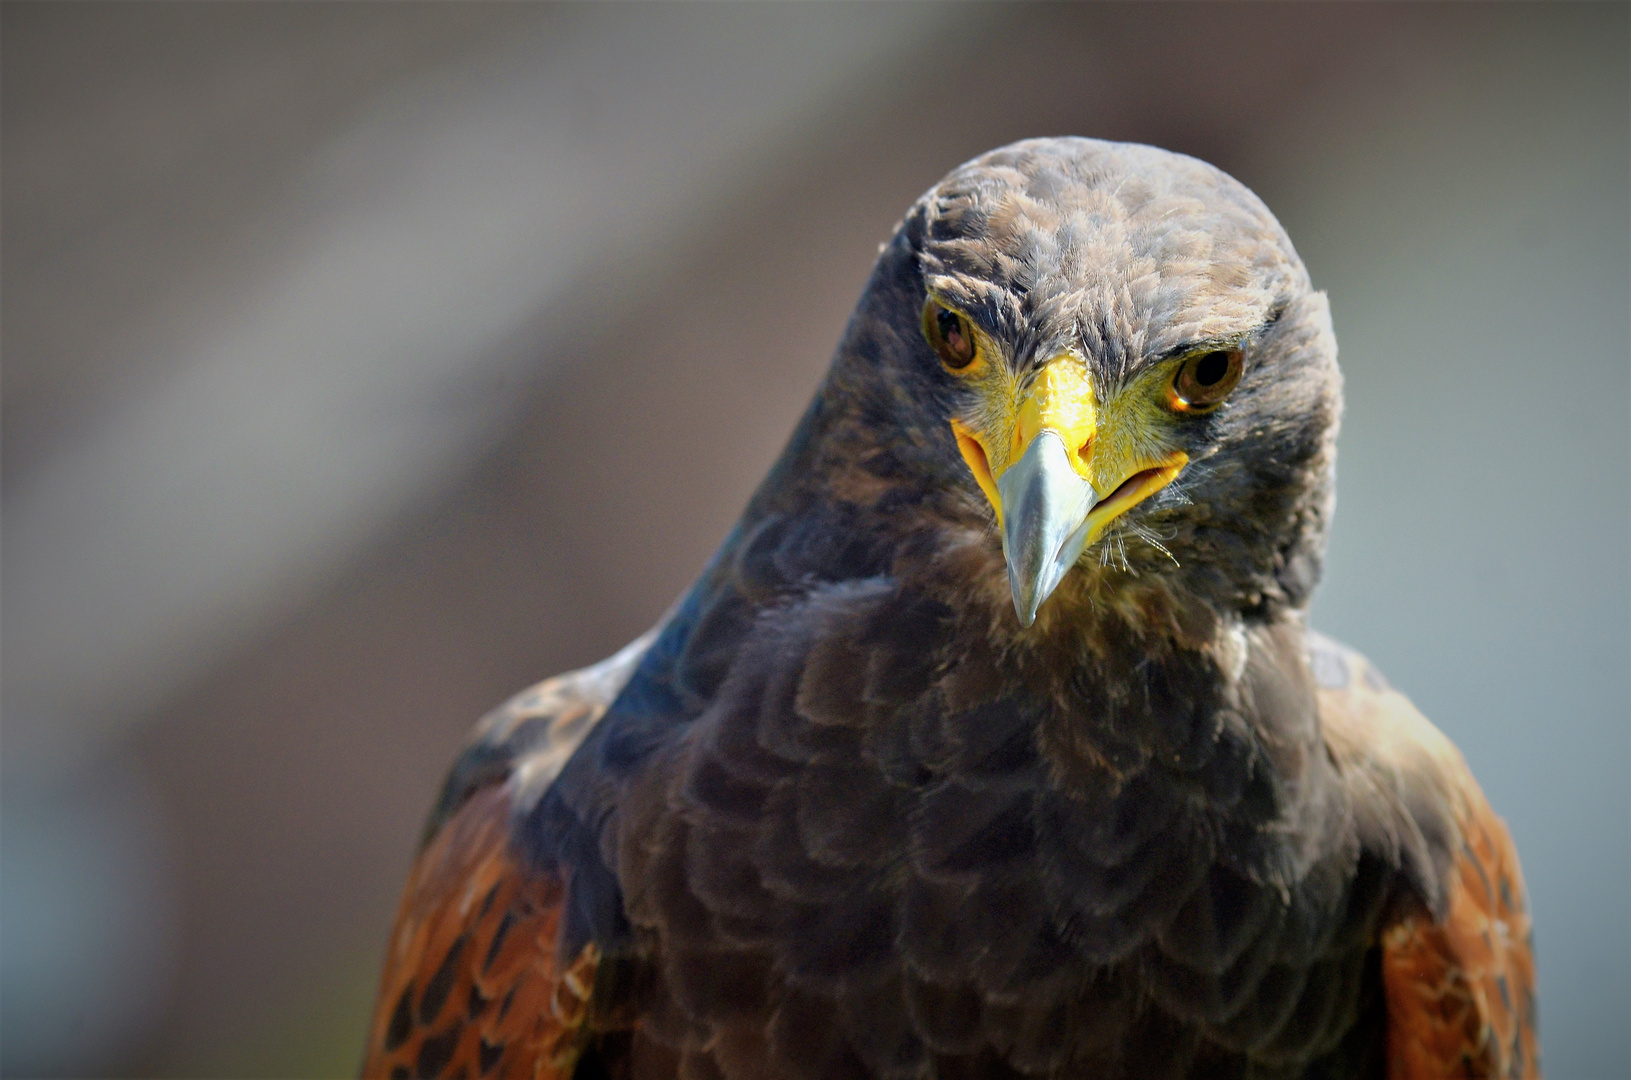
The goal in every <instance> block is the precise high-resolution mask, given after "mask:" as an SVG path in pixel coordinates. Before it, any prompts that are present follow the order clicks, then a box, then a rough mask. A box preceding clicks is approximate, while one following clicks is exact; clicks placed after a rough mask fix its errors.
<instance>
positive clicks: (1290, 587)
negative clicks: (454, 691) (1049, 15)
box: [363, 138, 1539, 1080]
mask: <svg viewBox="0 0 1631 1080" xmlns="http://www.w3.org/2000/svg"><path fill="white" fill-rule="evenodd" d="M1340 409H1341V377H1340V375H1339V373H1338V370H1337V364H1336V344H1335V340H1334V338H1333V336H1332V332H1331V326H1330V317H1329V309H1328V306H1327V302H1326V298H1325V296H1324V294H1323V293H1320V292H1317V291H1315V290H1314V289H1313V288H1312V286H1311V285H1310V282H1309V278H1308V274H1307V271H1306V270H1305V269H1304V267H1303V265H1302V263H1301V261H1300V260H1299V258H1298V256H1297V254H1296V252H1295V251H1294V249H1293V248H1292V245H1291V242H1290V241H1289V239H1288V238H1287V237H1286V235H1285V233H1284V231H1283V230H1282V229H1281V227H1280V226H1279V224H1278V223H1277V222H1276V220H1275V219H1274V217H1273V216H1272V215H1271V214H1270V213H1269V211H1268V209H1267V208H1266V207H1265V206H1264V205H1263V204H1262V202H1260V201H1259V200H1258V199H1257V197H1256V196H1254V195H1253V194H1252V193H1251V192H1250V191H1249V190H1247V188H1246V187H1244V186H1243V185H1241V184H1240V183H1239V182H1237V181H1235V180H1234V179H1232V178H1231V177H1229V176H1227V175H1225V174H1224V173H1222V172H1220V171H1219V170H1217V169H1215V168H1213V167H1211V166H1209V165H1207V164H1205V163H1203V162H1200V161H1197V160H1195V159H1193V158H1189V157H1185V156H1182V155H1178V154H1173V153H1167V152H1165V151H1162V150H1158V149H1155V148H1152V147H1148V146H1138V145H1128V144H1117V143H1108V142H1100V141H1095V140H1091V139H1079V138H1060V139H1039V140H1031V141H1026V142H1020V143H1016V144H1014V145H1012V146H1008V147H1005V148H1003V149H1000V150H996V151H993V152H991V153H988V154H986V155H984V156H982V157H979V158H977V159H975V160H974V161H972V162H970V163H968V164H966V165H964V166H962V167H961V168H958V169H957V170H955V171H954V172H952V173H951V174H950V175H949V176H947V177H946V178H945V179H944V180H943V181H941V182H940V183H939V184H937V185H936V186H935V187H934V188H932V189H931V190H930V191H929V192H928V193H927V194H926V195H924V196H923V197H922V198H921V199H919V200H918V201H917V203H916V204H914V205H913V206H912V207H911V209H910V211H909V212H908V213H907V215H906V217H905V219H904V220H903V221H902V223H901V224H900V225H899V226H898V228H897V229H896V231H895V233H894V235H893V237H892V238H891V239H890V240H889V241H888V243H887V244H886V245H885V246H884V247H883V248H882V250H881V254H880V255H879V258H878V262H877V265H876V268H875V269H874V271H873V274H872V277H871V279H870V281H869V282H868V284H867V287H866V290H865V292H864V293H863V294H862V296H861V299H860V302H859V304H858V306H857V308H856V310H855V313H854V315H853V317H852V318H851V320H850V322H849V325H848V327H847V328H846V329H845V331H844V333H843V335H842V338H841V340H840V342H839V345H838V349H837V353H836V356H835V358H834V360H833V363H832V367H831V369H830V371H829V373H828V374H827V376H826V379H825V381H824V382H823V384H822V385H821V387H820V389H819V391H818V392H817V394H816V396H815V400H814V401H813V402H812V403H811V405H810V407H809V409H808V411H807V412H806V413H805V414H804V417H803V419H802V420H801V422H800V423H799V425H798V427H797V429H796V431H795V432H794V434H793V436H792V438H791V441H790V442H789V444H788V446H787V448H786V450H785V451H784V452H783V454H782V455H781V458H780V459H779V460H778V461H777V463H776V464H775V466H774V467H773V468H772V469H771V471H770V474H769V476H767V477H766V479H765V480H764V482H763V483H762V485H761V486H760V487H759V489H758V491H757V492H756V493H755V494H754V495H753V497H752V499H751V501H750V502H749V504H748V506H747V508H746V510H745V511H744V512H743V514H742V517H741V519H740V520H739V521H738V522H737V524H736V526H735V527H734V528H733V529H732V530H731V532H730V534H729V536H727V537H726V539H725V541H724V543H723V545H722V546H721V547H720V549H719V551H718V553H717V554H716V555H715V556H714V558H713V560H712V561H711V562H710V563H709V565H708V566H707V568H706V569H705V570H704V571H703V572H702V575H701V576H700V578H699V579H698V580H697V582H696V584H695V585H694V586H693V587H692V588H691V589H690V591H689V592H687V593H686V594H685V595H684V597H683V598H682V599H681V600H680V601H679V602H678V603H677V604H676V606H675V607H674V609H673V610H672V611H671V612H670V613H669V614H668V615H667V616H666V617H665V618H664V619H663V621H662V622H661V623H660V624H659V625H658V626H657V627H656V628H654V629H653V630H651V631H650V632H649V633H647V634H646V635H645V636H643V637H641V638H640V639H639V640H637V641H635V642H634V643H633V644H631V645H629V646H628V647H627V648H625V649H624V650H623V651H622V652H620V653H618V654H617V655H616V656H613V657H612V658H610V659H609V660H606V661H604V662H603V663H601V664H598V665H596V666H594V667H590V668H587V669H584V670H582V671H577V672H572V673H570V674H566V675H561V676H558V677H556V678H554V679H550V680H548V681H546V682H543V683H541V684H539V685H538V686H536V687H534V688H533V689H531V690H529V691H527V692H525V693H523V694H522V695H520V696H519V697H517V698H516V699H514V700H513V701H511V702H509V703H508V704H507V705H505V706H503V707H501V708H500V709H498V710H497V711H496V712H494V713H493V714H491V715H490V716H488V717H487V718H486V719H484V720H482V721H481V722H480V724H479V725H478V726H477V728H476V729H475V732H474V735H473V736H472V738H471V740H470V742H469V744H468V746H467V748H466V749H465V750H464V751H463V753H462V755H461V756H460V757H459V759H458V761H457V762H456V764H455V765H454V766H453V769H452V772H451V774H450V776H449V778H448V780H447V782H446V785H445V787H444V789H443V791H442V793H441V796H440V799H439V801H438V802H437V803H436V805H435V808H434V811H433V813H432V815H431V819H430V823H429V826H428V828H427V831H426V834H425V839H424V842H423V848H422V850H421V852H420V854H419V856H418V861H417V863H416V865H415V867H414V869H413V872H412V876H411V878H410V880H409V882H408V885H407V890H406V894H405V896H404V898H403V900H402V905H401V911H400V914H399V915H398V918H397V923H396V928H395V930H394V932H393V934H392V936H391V939H390V943H389V948H388V957H387V960H386V964H385V972H384V977H383V982H382V985H381V990H380V996H379V999H378V1005H377V1009H376V1013H375V1018H374V1021H373V1025H372V1028H371V1030H370V1032H369V1035H368V1048H367V1057H366V1062H365V1065H364V1070H363V1071H364V1074H365V1075H367V1076H370V1077H392V1078H402V1077H446V1078H454V1077H459V1078H463V1080H477V1078H480V1077H500V1076H503V1077H517V1076H525V1077H548V1078H564V1077H580V1078H587V1077H594V1078H601V1077H627V1078H634V1080H644V1078H658V1077H661V1078H672V1077H687V1078H699V1080H700V1078H708V1080H715V1078H720V1080H724V1078H730V1080H748V1078H761V1077H763V1078H770V1077H778V1078H779V1077H799V1078H810V1080H826V1078H838V1077H855V1078H863V1077H890V1078H931V1077H938V1078H947V1080H950V1078H953V1077H957V1078H962V1077H1022V1076H1023V1077H1084V1078H1101V1077H1102V1078H1107V1080H1113V1078H1126V1080H1158V1078H1166V1077H1207V1078H1213V1077H1218V1078H1229V1077H1240V1078H1244V1077H1263V1078H1268V1077H1329V1078H1338V1077H1388V1078H1392V1080H1400V1078H1406V1077H1448V1076H1456V1077H1534V1076H1538V1075H1539V1061H1538V1047H1537V1043H1536V1029H1535V1006H1534V985H1535V976H1534V966H1533V961H1532V954H1531V948H1530V921H1529V916H1528V914H1527V910H1526V905H1525V899H1524V890H1523V882H1522V878H1521V876H1520V873H1519V869H1518V860H1517V855H1516V852H1515V851H1514V849H1513V845H1512V842H1511V839H1510V838H1509V836H1508V834H1507V831H1506V828H1505V826H1504V825H1503V824H1502V822H1501V820H1500V819H1499V818H1497V817H1496V816H1495V814H1494V812H1493V811H1492V810H1491V809H1490V806H1489V804H1488V803H1487V802H1486V801H1485V798H1484V796H1483V794H1482V793H1481V792H1480V790H1479V787H1478V785H1477V783H1476V782H1475V781H1474V780H1473V778H1472V776H1471V775H1470V773H1469V772H1468V769H1467V766H1466V764H1465V762H1464V761H1463V760H1462V758H1461V756H1460V754H1459V753H1458V752H1457V751H1456V749H1455V748H1454V747H1453V746H1452V745H1451V744H1450V743H1449V742H1448V741H1447V740H1446V739H1445V738H1444V736H1443V735H1441V734H1440V733H1439V732H1438V730H1437V729H1435V728H1434V727H1433V726H1432V725H1431V724H1430V723H1428V721H1427V720H1426V719H1424V718H1423V717H1422V716H1421V714H1420V713H1418V712H1417V711H1416V710H1415V709H1414V708H1413V707H1412V706H1411V704H1410V702H1409V701H1408V700H1407V699H1406V698H1405V697H1403V696H1402V695H1401V694H1399V693H1398V692H1397V691H1395V690H1393V689H1391V688H1390V687H1389V685H1388V684H1387V682H1386V681H1385V680H1384V679H1383V678H1382V676H1381V675H1380V674H1379V673H1378V672H1377V670H1376V669H1375V668H1374V667H1372V666H1371V665H1370V664H1369V663H1367V662H1366V661H1365V660H1364V659H1363V658H1362V657H1361V656H1359V655H1358V654H1356V653H1354V652H1352V651H1350V650H1349V649H1347V648H1345V647H1344V646H1342V645H1339V644H1337V643H1335V642H1333V641H1331V640H1329V639H1327V638H1324V637H1321V636H1320V635H1318V634H1316V633H1314V632H1313V631H1312V630H1310V629H1309V627H1308V625H1307V618H1306V612H1307V607H1308V603H1309V598H1310V595H1311V593H1312V590H1313V588H1314V585H1315V583H1316V580H1317V579H1318V577H1319V571H1320V565H1321V559H1322V555H1323V551H1324V546H1325V536H1326V530H1327V526H1328V523H1329V521H1330V517H1331V511H1332V505H1333V468H1334V452H1335V451H1334V443H1335V436H1336V431H1337V421H1338V414H1339V412H1340Z"/></svg>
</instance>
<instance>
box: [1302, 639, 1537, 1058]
mask: <svg viewBox="0 0 1631 1080" xmlns="http://www.w3.org/2000/svg"><path fill="white" fill-rule="evenodd" d="M1309 662H1310V666H1311V667H1312V669H1313V672H1314V676H1315V680H1316V682H1317V683H1318V685H1319V691H1318V694H1319V712H1320V724H1321V728H1322V731H1323V733H1324V737H1325V743H1326V747H1327V750H1328V751H1329V753H1330V754H1331V757H1332V759H1333V761H1334V762H1335V763H1336V765H1337V767H1338V769H1339V771H1340V772H1341V774H1342V776H1343V778H1344V780H1345V782H1346V784H1347V787H1348V789H1349V792H1350V795H1351V796H1352V802H1353V807H1354V812H1355V822H1356V825H1357V828H1358V831H1359V839H1360V842H1361V843H1362V844H1363V845H1365V847H1366V848H1367V849H1369V850H1371V851H1373V852H1376V853H1378V854H1380V855H1382V856H1383V857H1384V858H1386V859H1387V860H1388V861H1389V862H1391V863H1392V864H1394V865H1396V866H1398V867H1399V868H1400V869H1401V871H1402V872H1403V875H1404V879H1405V881H1406V882H1408V885H1409V888H1408V889H1407V890H1406V893H1405V895H1404V896H1403V897H1402V898H1401V901H1400V903H1399V904H1397V905H1396V906H1395V908H1394V910H1393V912H1392V914H1391V916H1390V918H1389V920H1388V923H1387V925H1386V926H1385V927H1384V928H1383V930H1382V934H1381V946H1382V978H1383V987H1384V993H1385V996H1386V999H1387V1012H1388V1059H1389V1065H1388V1075H1389V1076H1390V1077H1393V1078H1400V1077H1447V1076H1457V1077H1533V1076H1538V1075H1539V1074H1540V1073H1539V1070H1540V1065H1539V1060H1538V1053H1539V1051H1538V1043H1537V1035H1536V1027H1535V1001H1534V989H1535V967H1534V956H1533V950H1532V946H1531V941H1530V917H1529V911H1528V903H1527V898H1526V896H1525V894H1524V887H1523V876H1522V873H1521V872H1520V870H1519V867H1518V857H1517V850H1516V849H1515V847H1514V846H1513V843H1512V838H1511V836H1510V835H1509V834H1508V832H1507V829H1506V825H1505V823H1504V822H1502V821H1501V819H1500V818H1499V817H1497V816H1496V814H1495V812H1494V810H1493V809H1491V807H1490V805H1489V802H1488V801H1487V800H1486V799H1485V798H1484V793H1483V791H1482V789H1480V788H1479V786H1478V782H1477V781H1476V780H1475V779H1474V778H1473V775H1472V773H1471V771H1470V770H1469V769H1468V768H1467V763H1466V761H1465V759H1463V758H1462V756H1461V753H1460V751H1458V750H1457V749H1456V748H1455V746H1454V744H1452V743H1451V742H1450V740H1449V739H1447V738H1445V736H1444V734H1443V733H1442V732H1440V731H1439V730H1438V728H1436V727H1434V726H1433V725H1432V724H1431V723H1430V722H1429V721H1428V720H1427V718H1426V717H1424V716H1423V715H1422V714H1421V713H1420V712H1419V711H1417V709H1416V708H1415V706H1414V705H1412V704H1411V703H1410V700H1409V699H1408V698H1406V697H1405V696H1404V695H1403V694H1400V693H1399V692H1398V691H1396V690H1394V689H1393V688H1392V687H1391V686H1389V685H1388V682H1387V680H1386V679H1384V678H1383V677H1382V675H1381V673H1380V672H1378V671H1377V670H1376V668H1375V667H1374V666H1373V665H1372V664H1371V663H1370V662H1369V661H1368V660H1366V659H1365V658H1364V657H1363V656H1361V655H1360V654H1358V653H1356V652H1354V651H1353V650H1352V649H1349V648H1347V647H1345V646H1342V645H1340V644H1338V643H1336V642H1334V641H1332V640H1330V639H1329V638H1326V637H1323V636H1322V635H1318V634H1312V633H1311V634H1310V635H1309Z"/></svg>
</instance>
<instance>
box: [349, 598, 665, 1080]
mask: <svg viewBox="0 0 1631 1080" xmlns="http://www.w3.org/2000/svg"><path fill="white" fill-rule="evenodd" d="M656 633H657V630H656V629H654V630H652V631H651V632H649V633H647V634H645V635H642V636H641V637H640V638H637V639H636V640H635V641H633V642H632V643H630V644H629V645H628V646H627V647H626V648H624V649H623V650H621V651H620V652H618V653H617V654H616V655H614V656H612V657H610V658H608V659H606V660H603V661H601V662H600V663H598V664H595V665H593V666H592V667H587V668H583V669H581V670H578V671H572V672H568V673H566V674H564V675H558V676H556V677H554V678H552V679H546V680H544V681H543V682H541V683H539V684H537V685H536V686H533V687H531V688H530V689H528V690H526V691H523V692H522V693H520V694H518V695H516V696H515V697H514V698H511V699H510V700H509V701H508V702H506V703H505V704H504V705H502V706H500V707H499V708H498V709H495V710H494V711H493V712H491V713H489V714H488V715H487V716H486V717H484V718H483V719H482V720H481V721H480V722H479V723H478V724H477V725H476V728H475V730H474V731H473V732H472V734H471V737H470V740H469V742H468V744H467V746H466V748H465V750H464V751H463V753H461V754H460V756H459V758H458V760H457V762H456V763H455V764H454V767H453V769H452V771H451V773H450V774H449V776H448V779H447V782H446V783H445V784H444V786H443V789H442V794H441V796H440V798H439V799H438V800H437V803H436V806H435V807H434V808H433V810H432V812H431V816H430V821H429V824H428V825H427V826H426V830H425V839H424V845H423V847H422V848H421V850H420V852H419V856H418V858H417V860H416V861H415V863H414V867H413V872H412V874H411V875H410V877H409V879H408V886H407V889H406V890H405V892H404V893H403V897H402V904H401V907H400V909H399V911H398V913H397V919H396V925H395V927H394V929H393V930H392V932H391V939H390V943H389V946H388V950H387V956H386V962H385V974H384V977H383V979H382V981H381V986H380V994H379V999H378V1003H377V1004H376V1006H375V1015H374V1021H373V1024H372V1025H371V1027H370V1029H369V1037H368V1049H367V1054H366V1057H365V1060H364V1065H363V1075H364V1076H368V1077H382V1078H383V1077H390V1078H392V1080H395V1078H397V1077H402V1078H406V1077H409V1076H414V1077H442V1076H458V1075H463V1076H470V1077H474V1076H485V1075H511V1074H516V1075H520V1074H525V1075H530V1076H535V1077H541V1078H550V1077H566V1076H570V1075H572V1070H573V1068H574V1066H575V1064H576V1061H577V1058H578V1056H579V1053H580V1051H581V1050H582V1049H583V1044H584V1040H585V1037H586V1035H587V1031H586V1028H585V1021H586V1020H587V1018H588V1013H589V1005H590V1001H591V998H592V997H593V995H594V994H595V992H596V982H597V980H596V975H597V969H598V968H599V967H600V963H601V955H600V949H599V946H598V945H597V944H596V943H595V942H586V943H583V944H581V945H578V946H576V947H575V949H574V948H569V949H568V950H567V951H569V952H571V955H566V954H565V952H563V949H562V945H563V940H562V934H561V928H562V924H563V922H565V921H569V917H568V913H567V903H568V899H569V896H570V892H571V889H570V886H571V882H570V880H569V875H570V874H571V870H570V868H568V867H564V866H560V865H552V864H549V863H546V862H542V861H540V860H538V859H536V858H531V857H529V856H528V854H527V852H526V851H525V850H524V845H523V844H521V843H519V842H518V830H517V824H518V822H519V821H520V820H521V819H522V816H523V815H524V814H525V812H526V810H527V809H528V808H530V807H531V806H533V805H535V804H536V803H537V802H538V799H539V797H540V796H541V795H542V794H543V793H544V792H545V791H546V790H547V789H548V788H549V786H550V784H552V783H553V782H554V779H555V777H556V776H557V775H558V774H559V773H560V771H561V768H562V767H563V766H564V765H565V764H566V762H567V760H568V759H569V758H570V757H571V756H572V754H573V753H574V752H575V751H576V750H577V748H578V746H579V745H580V744H581V743H582V742H583V740H584V737H585V736H587V735H588V734H589V732H590V731H591V730H593V728H594V726H595V724H596V723H597V722H598V721H599V720H600V718H601V717H602V716H604V715H605V713H606V710H607V708H608V706H610V704H611V703H612V701H613V700H614V699H615V698H616V697H617V695H618V693H619V692H620V691H621V690H622V688H623V686H624V685H625V684H626V683H627V682H628V679H629V676H630V674H631V673H632V672H633V670H634V668H635V667H636V666H637V665H638V664H639V662H640V659H641V657H642V656H644V654H645V653H646V651H647V649H648V648H649V647H650V645H651V642H652V640H653V639H654V637H655V635H656Z"/></svg>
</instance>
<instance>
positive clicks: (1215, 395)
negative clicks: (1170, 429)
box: [1171, 349, 1245, 412]
mask: <svg viewBox="0 0 1631 1080" xmlns="http://www.w3.org/2000/svg"><path fill="white" fill-rule="evenodd" d="M1244 366H1245V364H1244V362H1243V360H1242V357H1241V355H1240V350H1239V349H1214V350H1213V351H1212V352H1204V353H1196V354H1195V355H1194V356H1191V357H1188V358H1187V359H1185V360H1184V362H1183V363H1182V364H1179V365H1178V374H1176V375H1174V376H1173V377H1172V394H1171V404H1172V407H1173V408H1174V409H1177V410H1178V411H1179V412H1206V411H1207V410H1209V409H1213V408H1216V407H1217V406H1218V405H1219V404H1220V403H1221V402H1222V401H1223V399H1224V398H1226V397H1228V396H1229V392H1230V391H1231V390H1233V389H1234V388H1235V384H1236V383H1238V382H1240V373H1241V370H1242V369H1243V368H1244Z"/></svg>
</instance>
